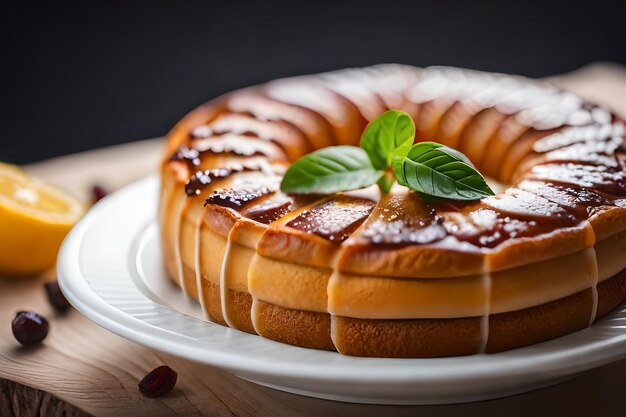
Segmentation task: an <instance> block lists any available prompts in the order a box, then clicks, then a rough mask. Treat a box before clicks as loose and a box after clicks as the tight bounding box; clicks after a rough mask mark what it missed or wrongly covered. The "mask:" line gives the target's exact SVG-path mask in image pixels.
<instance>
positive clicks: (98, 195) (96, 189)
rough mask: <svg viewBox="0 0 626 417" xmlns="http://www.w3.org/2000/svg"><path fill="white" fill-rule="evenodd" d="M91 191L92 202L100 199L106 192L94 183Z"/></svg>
mask: <svg viewBox="0 0 626 417" xmlns="http://www.w3.org/2000/svg"><path fill="white" fill-rule="evenodd" d="M91 193H92V195H93V198H92V200H93V203H94V204H96V203H97V202H98V201H100V200H102V199H103V198H104V197H106V196H107V194H108V193H107V191H106V190H105V189H104V188H103V187H101V186H99V185H94V186H93V188H92V189H91Z"/></svg>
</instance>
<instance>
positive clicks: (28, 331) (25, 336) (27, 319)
mask: <svg viewBox="0 0 626 417" xmlns="http://www.w3.org/2000/svg"><path fill="white" fill-rule="evenodd" d="M48 329H49V326H48V320H46V319H45V318H44V317H42V316H41V315H39V314H37V313H34V312H32V311H19V312H18V313H17V314H16V315H15V318H14V319H13V322H11V330H13V336H15V338H16V339H17V341H18V342H20V343H21V344H22V345H24V346H30V345H35V344H37V343H41V342H42V341H43V340H44V339H45V338H46V336H48Z"/></svg>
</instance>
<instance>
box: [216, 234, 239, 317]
mask: <svg viewBox="0 0 626 417" xmlns="http://www.w3.org/2000/svg"><path fill="white" fill-rule="evenodd" d="M231 246H232V244H231V240H230V235H229V238H228V239H227V240H226V249H225V250H224V258H223V259H222V267H221V268H220V302H221V305H222V316H223V317H224V321H225V322H226V324H227V325H228V327H231V328H233V329H236V328H237V327H236V326H235V325H234V323H233V322H231V321H230V318H229V317H228V316H229V314H228V311H229V309H228V304H229V301H230V300H229V299H228V282H227V276H228V260H229V259H230V249H231Z"/></svg>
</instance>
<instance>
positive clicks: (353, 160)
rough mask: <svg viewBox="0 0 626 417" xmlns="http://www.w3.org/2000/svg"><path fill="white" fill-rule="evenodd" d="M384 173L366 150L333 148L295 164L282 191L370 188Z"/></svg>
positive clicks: (286, 173) (312, 191) (309, 191)
mask: <svg viewBox="0 0 626 417" xmlns="http://www.w3.org/2000/svg"><path fill="white" fill-rule="evenodd" d="M383 174H384V171H382V170H378V169H375V168H374V167H373V166H372V162H371V161H370V159H369V157H368V156H367V153H366V152H365V151H364V150H363V149H361V148H357V147H355V146H331V147H328V148H322V149H320V150H317V151H315V152H312V153H310V154H308V155H305V156H303V157H302V158H300V159H298V160H297V161H296V162H294V163H293V164H292V165H291V166H290V167H289V169H288V170H287V172H285V176H284V177H283V180H282V182H281V184H280V189H281V190H282V191H283V192H286V193H296V194H332V193H336V192H339V191H349V190H356V189H359V188H364V187H369V186H370V185H373V184H376V181H378V179H379V178H380V177H381V176H382V175H383Z"/></svg>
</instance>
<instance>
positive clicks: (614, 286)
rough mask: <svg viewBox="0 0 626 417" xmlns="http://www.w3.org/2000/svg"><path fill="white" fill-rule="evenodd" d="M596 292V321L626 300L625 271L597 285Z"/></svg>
mask: <svg viewBox="0 0 626 417" xmlns="http://www.w3.org/2000/svg"><path fill="white" fill-rule="evenodd" d="M597 291H598V309H597V313H596V320H599V319H600V318H602V317H604V316H605V315H607V314H608V313H609V312H610V311H611V310H613V309H614V308H616V307H617V306H618V305H620V304H621V303H622V302H623V301H624V300H626V269H624V270H623V271H622V272H620V273H619V274H617V275H615V276H614V277H613V278H611V279H608V280H606V281H603V282H601V283H600V284H598V288H597Z"/></svg>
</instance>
